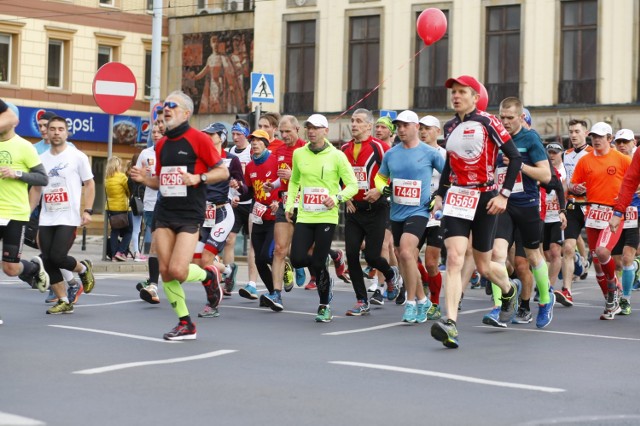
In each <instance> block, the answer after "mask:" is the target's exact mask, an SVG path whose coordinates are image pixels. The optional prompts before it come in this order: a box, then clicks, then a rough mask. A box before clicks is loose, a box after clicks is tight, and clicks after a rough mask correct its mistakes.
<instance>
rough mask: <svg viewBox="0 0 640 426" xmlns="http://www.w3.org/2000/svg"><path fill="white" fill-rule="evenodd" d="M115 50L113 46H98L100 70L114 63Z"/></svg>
mask: <svg viewBox="0 0 640 426" xmlns="http://www.w3.org/2000/svg"><path fill="white" fill-rule="evenodd" d="M112 53H113V48H112V47H111V46H98V69H100V67H101V66H103V65H104V64H107V63H109V62H111V61H113V55H112Z"/></svg>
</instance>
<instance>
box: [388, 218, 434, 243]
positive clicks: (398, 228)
mask: <svg viewBox="0 0 640 426" xmlns="http://www.w3.org/2000/svg"><path fill="white" fill-rule="evenodd" d="M428 221H429V218H427V217H424V216H410V217H408V218H406V219H405V220H404V221H403V222H395V221H393V220H392V221H391V234H392V235H393V245H394V246H395V247H400V238H401V237H402V234H413V235H415V236H416V237H418V241H420V240H421V239H422V236H423V235H424V233H425V231H426V229H427V222H428Z"/></svg>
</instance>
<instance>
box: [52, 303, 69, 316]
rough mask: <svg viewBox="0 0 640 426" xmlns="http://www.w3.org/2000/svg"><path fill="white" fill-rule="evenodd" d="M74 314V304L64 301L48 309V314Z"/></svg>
mask: <svg viewBox="0 0 640 426" xmlns="http://www.w3.org/2000/svg"><path fill="white" fill-rule="evenodd" d="M72 313H73V303H69V302H65V301H63V300H58V303H56V304H55V305H53V306H52V307H50V308H49V309H47V314H51V315H58V314H72Z"/></svg>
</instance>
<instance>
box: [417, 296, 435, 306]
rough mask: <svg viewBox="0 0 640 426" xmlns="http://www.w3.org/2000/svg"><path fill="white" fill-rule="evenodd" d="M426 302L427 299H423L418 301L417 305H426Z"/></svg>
mask: <svg viewBox="0 0 640 426" xmlns="http://www.w3.org/2000/svg"><path fill="white" fill-rule="evenodd" d="M427 300H428V299H427V298H426V297H425V298H424V299H420V300H418V304H419V305H424V304H425V303H427ZM436 305H437V303H436Z"/></svg>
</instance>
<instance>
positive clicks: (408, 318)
mask: <svg viewBox="0 0 640 426" xmlns="http://www.w3.org/2000/svg"><path fill="white" fill-rule="evenodd" d="M425 312H426V311H425ZM417 315H418V308H417V307H416V305H415V304H413V303H407V304H406V305H404V315H402V322H408V323H415V322H417V318H416V317H417Z"/></svg>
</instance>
